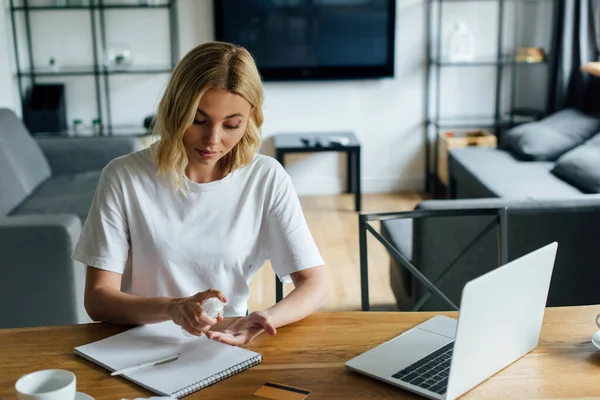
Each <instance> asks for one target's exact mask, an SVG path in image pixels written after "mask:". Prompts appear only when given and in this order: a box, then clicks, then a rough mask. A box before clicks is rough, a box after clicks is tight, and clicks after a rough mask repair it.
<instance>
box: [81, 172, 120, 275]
mask: <svg viewBox="0 0 600 400" xmlns="http://www.w3.org/2000/svg"><path fill="white" fill-rule="evenodd" d="M113 173H114V170H112V169H109V168H108V167H107V168H105V169H104V170H103V171H102V174H101V176H100V180H99V181H98V186H97V187H96V193H95V195H94V199H93V201H92V205H91V207H90V211H89V213H88V217H87V219H86V221H85V224H84V226H83V229H82V231H81V235H80V236H79V240H78V241H77V244H76V245H75V249H74V250H73V254H72V258H73V260H75V261H79V262H82V263H83V264H86V265H91V266H93V267H97V268H100V269H104V270H107V271H112V272H118V273H120V274H123V272H124V270H125V266H126V265H127V258H128V252H129V242H130V240H129V226H128V223H127V218H126V214H125V207H124V199H123V192H122V190H121V188H120V187H119V185H117V184H116V183H115V180H116V179H115V176H113V175H112V174H113Z"/></svg>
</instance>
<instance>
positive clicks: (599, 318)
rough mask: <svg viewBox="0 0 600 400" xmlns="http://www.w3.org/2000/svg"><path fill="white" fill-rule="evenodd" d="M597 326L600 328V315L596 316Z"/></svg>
mask: <svg viewBox="0 0 600 400" xmlns="http://www.w3.org/2000/svg"><path fill="white" fill-rule="evenodd" d="M596 325H597V326H598V328H600V314H598V315H596Z"/></svg>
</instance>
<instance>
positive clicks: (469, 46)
mask: <svg viewBox="0 0 600 400" xmlns="http://www.w3.org/2000/svg"><path fill="white" fill-rule="evenodd" d="M473 42H474V38H473V34H472V33H471V31H470V30H469V28H468V27H467V24H466V22H464V21H460V22H459V23H457V24H456V27H455V28H454V31H453V32H452V33H451V34H450V48H449V55H448V58H449V61H450V62H462V61H472V60H473Z"/></svg>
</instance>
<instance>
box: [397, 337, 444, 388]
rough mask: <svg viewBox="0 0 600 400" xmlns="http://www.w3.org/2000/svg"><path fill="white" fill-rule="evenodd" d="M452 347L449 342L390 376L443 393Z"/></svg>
mask: <svg viewBox="0 0 600 400" xmlns="http://www.w3.org/2000/svg"><path fill="white" fill-rule="evenodd" d="M453 348H454V342H450V343H448V344H447V345H445V346H444V347H441V348H439V349H438V350H436V351H435V352H433V353H431V354H430V355H428V356H427V357H425V358H422V359H420V360H419V361H417V362H416V363H414V364H411V365H409V366H408V367H406V368H404V369H402V370H400V371H398V372H396V373H395V374H394V375H392V377H394V378H396V379H400V380H401V381H403V382H407V383H410V384H411V385H415V386H418V387H420V388H423V389H427V390H429V391H431V392H434V393H438V394H444V393H446V388H447V387H448V374H449V373H450V361H451V360H452V350H453Z"/></svg>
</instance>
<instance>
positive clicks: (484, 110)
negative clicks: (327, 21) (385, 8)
mask: <svg viewBox="0 0 600 400" xmlns="http://www.w3.org/2000/svg"><path fill="white" fill-rule="evenodd" d="M38 1H42V0H38ZM121 1H122V0H121ZM126 1H137V0H126ZM447 4H449V5H448V8H447V9H444V24H443V28H442V29H443V31H442V36H443V37H447V35H448V34H449V33H450V31H451V29H452V27H453V25H454V23H455V22H456V21H457V20H459V19H464V20H466V21H467V23H468V24H469V26H470V27H471V28H472V30H473V31H474V32H475V33H476V42H475V44H476V52H477V54H478V55H486V54H489V55H494V54H495V52H496V47H495V32H496V31H495V29H496V26H497V25H496V23H497V12H496V10H497V7H496V6H495V2H481V3H479V4H477V3H475V2H470V3H454V4H453V3H447ZM461 4H463V5H462V6H461ZM464 4H467V6H465V5H464ZM3 11H4V10H2V11H0V34H2V32H3V31H2V28H3V27H2V23H3V21H5V20H6V18H2V12H3ZM119 13H121V14H119ZM133 13H136V14H135V15H133ZM87 15H88V14H86V13H85V12H80V13H79V15H78V14H77V13H67V12H58V11H53V12H52V13H45V14H38V15H35V16H34V17H35V18H36V20H35V21H34V23H33V24H32V26H33V27H34V28H33V30H34V35H35V38H36V41H35V42H34V52H35V53H36V55H39V57H38V58H36V60H34V62H35V63H36V64H38V65H44V64H45V63H46V61H47V59H48V58H49V57H50V56H54V57H56V58H57V59H58V60H59V62H64V64H69V65H72V64H81V65H85V64H89V60H90V58H91V57H92V53H91V50H90V49H89V46H88V47H86V44H85V43H88V42H89V34H90V30H89V16H87ZM42 17H43V18H44V19H42ZM51 21H54V22H51ZM59 21H61V23H58V22H59ZM66 21H68V23H66ZM528 22H529V23H531V21H528ZM50 23H52V25H51V27H52V28H51V29H50V28H49V25H48V24H50ZM17 25H18V28H17V29H18V30H20V31H22V29H23V26H22V25H23V24H22V23H18V24H17ZM107 25H108V28H107V29H108V31H109V32H111V35H109V38H108V41H109V43H119V42H125V43H127V44H128V45H129V46H130V47H131V48H132V50H133V52H134V57H135V61H136V62H138V63H140V64H144V65H148V64H162V63H164V62H165V61H167V60H168V51H169V48H168V41H167V38H168V36H167V33H168V31H167V28H166V26H167V25H166V12H165V13H162V14H161V12H160V11H158V10H154V11H135V12H134V11H127V12H126V13H125V14H123V13H122V12H121V11H117V12H115V11H113V12H112V14H111V15H110V16H107ZM148 27H152V29H148ZM179 27H180V33H179V41H180V55H183V54H185V52H187V51H188V50H189V49H191V48H192V47H194V46H195V45H197V44H200V43H203V42H206V41H209V40H212V38H213V36H212V31H213V27H212V1H211V0H179ZM75 32H78V35H74V33H75ZM66 37H68V38H69V45H68V46H66V45H65V41H64V38H66ZM73 38H75V40H76V41H77V44H78V45H77V44H72V40H73ZM6 39H7V38H6V37H5V36H0V89H4V88H5V87H6V85H10V81H11V76H10V73H9V72H8V70H9V68H7V65H8V64H9V62H8V60H6V59H5V58H4V57H3V56H4V54H5V53H6V52H7V49H8V48H10V52H11V54H12V46H10V43H7V40H6ZM57 39H58V40H57ZM20 47H21V46H20ZM75 49H77V50H75ZM425 49H426V2H425V1H424V0H398V1H397V20H396V68H395V77H394V78H393V79H392V78H389V79H379V80H362V81H337V82H303V83H300V82H293V83H292V82H290V83H266V84H265V94H266V100H265V109H264V113H265V123H264V127H263V135H264V138H265V145H264V146H263V150H262V151H263V152H264V153H267V154H273V153H272V145H271V142H270V140H269V138H270V137H271V136H272V135H273V134H275V133H286V132H306V133H312V132H334V131H343V130H350V131H353V132H354V133H355V134H356V135H357V136H358V138H359V140H360V141H361V142H362V145H363V151H362V161H363V163H362V187H363V191H364V192H388V191H401V190H415V189H421V188H422V185H423V181H424V177H423V173H424V140H423V119H424V100H425V99H424V95H425V92H424V88H425V86H424V84H425V60H426V54H425ZM23 50H24V48H23ZM21 55H22V57H21V59H22V61H23V62H25V61H26V58H25V57H24V56H25V52H24V51H21ZM167 78H168V76H166V75H163V76H158V77H150V76H144V75H140V76H130V75H126V76H117V77H113V78H111V98H112V102H111V104H112V109H113V115H114V120H113V123H117V124H139V122H140V119H141V118H142V117H143V116H144V115H147V114H149V113H150V112H152V110H153V109H154V108H155V107H156V104H157V102H158V100H159V97H160V95H161V93H162V90H163V88H164V85H165V83H166V80H167ZM46 80H49V79H46ZM443 80H444V86H443V88H442V89H443V90H442V104H441V109H442V111H443V113H444V115H452V114H457V113H460V114H461V115H482V114H488V115H489V114H491V113H493V100H494V97H493V85H494V83H495V73H494V69H493V68H482V69H481V68H480V69H477V70H470V71H469V70H468V69H467V70H465V69H460V68H458V69H455V68H451V69H447V70H445V71H444V75H443ZM66 83H67V109H68V113H69V115H68V118H69V120H72V119H73V118H83V119H84V121H91V119H92V118H95V102H94V95H93V93H94V92H93V90H94V85H93V80H91V79H90V78H80V77H76V78H68V79H67V80H66ZM4 92H5V90H0V102H1V101H5V102H6V101H10V99H9V98H10V95H9V96H8V97H7V95H6V94H4V95H3V93H4ZM2 99H4V100H2ZM6 99H9V100H6ZM88 99H89V100H88ZM9 104H10V103H9ZM13 104H17V103H13ZM286 161H287V163H286V164H287V166H288V170H289V172H290V174H291V176H292V179H293V181H294V183H295V185H296V188H297V190H298V192H299V193H300V194H302V195H307V194H324V193H339V192H340V191H341V190H342V189H343V186H344V183H343V182H345V179H344V178H345V162H344V158H343V157H342V156H341V155H337V154H335V153H321V154H315V155H296V156H288V158H287V160H286Z"/></svg>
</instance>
